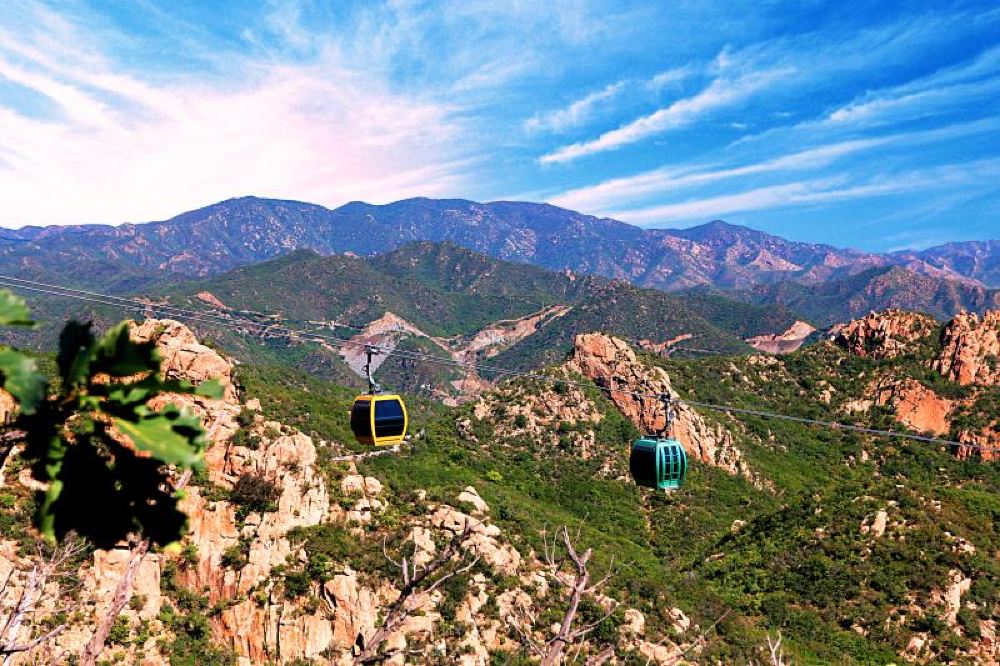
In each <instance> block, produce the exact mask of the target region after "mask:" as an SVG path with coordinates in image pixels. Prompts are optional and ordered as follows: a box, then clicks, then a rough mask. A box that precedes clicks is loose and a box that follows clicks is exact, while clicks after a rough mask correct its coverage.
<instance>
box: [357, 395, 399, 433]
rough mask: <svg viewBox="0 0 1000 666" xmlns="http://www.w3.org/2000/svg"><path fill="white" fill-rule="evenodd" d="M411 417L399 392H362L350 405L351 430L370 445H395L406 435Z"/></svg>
mask: <svg viewBox="0 0 1000 666" xmlns="http://www.w3.org/2000/svg"><path fill="white" fill-rule="evenodd" d="M408 425H409V417H408V415H407V413H406V404H405V403H404V402H403V399H402V398H400V397H399V396H398V395H394V394H391V393H375V394H368V395H359V396H358V397H357V398H355V399H354V406H353V407H351V430H352V431H353V432H354V437H355V439H357V440H358V441H359V442H361V443H362V444H367V445H368V446H395V445H396V444H402V442H403V439H404V438H405V437H406V428H407V426H408Z"/></svg>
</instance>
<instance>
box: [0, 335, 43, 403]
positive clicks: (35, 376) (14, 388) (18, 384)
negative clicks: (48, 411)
mask: <svg viewBox="0 0 1000 666" xmlns="http://www.w3.org/2000/svg"><path fill="white" fill-rule="evenodd" d="M0 377H2V378H3V387H4V389H5V390H6V391H7V392H8V393H10V394H11V395H12V396H14V398H16V399H17V402H18V404H19V405H20V407H21V413H22V414H34V413H35V410H36V409H37V408H38V403H39V402H41V401H42V399H43V398H44V397H45V386H46V383H47V382H46V381H45V377H44V376H43V375H42V374H41V373H40V372H38V366H37V365H36V364H35V361H34V359H31V358H28V357H27V356H25V355H24V354H22V353H21V352H19V351H17V350H16V349H11V348H10V347H0Z"/></svg>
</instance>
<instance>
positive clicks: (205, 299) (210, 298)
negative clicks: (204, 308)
mask: <svg viewBox="0 0 1000 666" xmlns="http://www.w3.org/2000/svg"><path fill="white" fill-rule="evenodd" d="M194 297H195V298H197V299H198V300H199V301H201V302H202V303H205V304H207V305H211V306H212V307H213V308H219V309H220V310H226V309H228V308H227V307H226V304H225V303H223V302H222V301H220V300H219V299H218V297H216V296H215V294H213V293H211V292H208V291H199V292H198V293H197V294H195V295H194Z"/></svg>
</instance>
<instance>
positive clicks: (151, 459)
mask: <svg viewBox="0 0 1000 666" xmlns="http://www.w3.org/2000/svg"><path fill="white" fill-rule="evenodd" d="M0 323H4V324H7V325H19V326H25V325H30V324H31V321H30V319H29V318H28V310H27V307H26V306H25V304H24V302H23V301H22V300H21V299H18V298H16V297H14V296H12V295H11V294H10V293H9V292H0ZM59 343H60V344H59V352H58V354H57V356H56V366H57V371H58V380H59V381H58V382H57V383H55V384H54V385H53V386H52V387H51V388H52V389H53V391H52V393H51V395H48V396H46V395H45V391H46V386H47V383H48V382H47V380H46V378H45V376H44V375H42V374H41V373H40V372H39V371H38V369H37V365H36V364H35V362H34V360H32V359H30V358H28V357H27V356H25V355H24V354H22V353H21V352H18V351H16V350H14V349H10V348H4V349H3V350H0V373H2V375H3V379H4V388H5V389H7V390H8V391H9V392H10V393H11V394H12V395H13V396H14V397H15V398H16V399H17V400H18V404H19V417H18V422H17V425H18V426H19V427H21V428H23V429H24V431H25V432H26V442H27V445H26V448H25V452H24V456H25V458H26V459H27V460H28V461H29V462H30V463H31V465H32V473H33V475H34V476H35V478H36V479H37V480H39V481H41V482H43V483H45V484H46V486H47V487H46V489H45V490H43V491H40V492H39V497H38V500H37V503H38V511H37V515H36V524H37V527H38V529H39V530H40V531H41V533H42V535H43V536H44V537H45V538H46V539H48V540H55V539H62V538H63V537H64V536H65V535H66V534H67V533H69V532H77V533H79V534H80V535H82V536H84V537H86V538H88V539H89V540H90V541H91V542H92V543H94V544H95V545H97V546H99V547H110V546H112V545H114V544H115V543H117V542H118V541H120V540H122V539H124V538H126V537H128V536H129V535H130V534H134V533H137V532H141V533H142V534H143V535H145V536H146V537H148V538H150V540H151V541H152V542H153V543H155V544H158V545H164V544H167V543H170V542H173V541H176V540H177V539H178V538H179V537H180V536H181V535H182V533H183V529H184V527H185V525H186V518H185V516H184V514H183V513H182V512H181V511H180V510H179V509H178V508H177V501H178V499H179V498H178V496H177V493H175V492H174V491H173V490H171V489H170V488H171V487H170V482H169V477H168V469H167V467H166V466H165V465H176V466H178V467H180V468H192V467H195V466H197V465H199V464H200V462H201V455H202V452H203V450H204V447H205V434H204V431H203V430H202V428H201V425H200V423H199V421H198V419H197V418H196V417H195V416H193V415H191V414H189V413H186V412H184V411H182V410H180V409H178V408H177V407H175V406H173V405H168V406H166V407H164V408H162V409H160V410H153V409H151V408H150V407H149V406H148V403H149V401H150V400H151V399H153V398H155V397H156V396H158V395H160V394H162V393H190V394H198V395H202V396H206V397H219V396H220V395H221V392H220V388H219V386H218V385H217V384H216V383H214V382H209V383H206V384H203V385H202V386H200V387H194V386H192V385H191V384H189V383H187V382H180V381H166V380H163V379H161V378H160V376H159V372H160V358H159V355H158V352H157V351H156V347H155V344H154V343H152V342H146V343H138V342H135V341H133V340H131V339H130V337H129V329H128V324H127V322H123V323H121V324H119V325H118V326H115V327H114V328H112V329H111V330H109V331H108V332H107V333H106V334H105V335H104V336H102V337H97V336H95V335H94V333H93V332H92V330H91V325H90V324H84V323H79V322H76V321H70V322H68V323H67V324H66V325H65V327H64V328H63V331H62V334H61V335H60V341H59Z"/></svg>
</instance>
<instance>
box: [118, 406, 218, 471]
mask: <svg viewBox="0 0 1000 666" xmlns="http://www.w3.org/2000/svg"><path fill="white" fill-rule="evenodd" d="M115 425H116V426H117V427H118V430H119V431H121V433H122V434H124V435H125V436H126V437H128V438H129V439H130V440H132V444H133V445H135V448H136V449H137V450H139V451H145V452H147V453H150V454H151V455H152V456H153V457H155V458H157V459H158V460H161V461H162V462H165V463H167V464H169V465H180V466H183V467H195V466H198V465H200V464H201V454H202V451H203V450H204V448H205V431H204V429H203V428H202V427H201V422H200V421H199V420H198V417H197V416H194V415H193V414H189V413H186V412H182V411H180V410H178V409H177V408H176V407H173V406H167V407H165V408H164V409H162V410H161V411H159V412H152V411H148V410H146V413H145V414H143V415H141V416H139V418H138V419H136V420H130V419H124V418H120V417H115Z"/></svg>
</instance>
